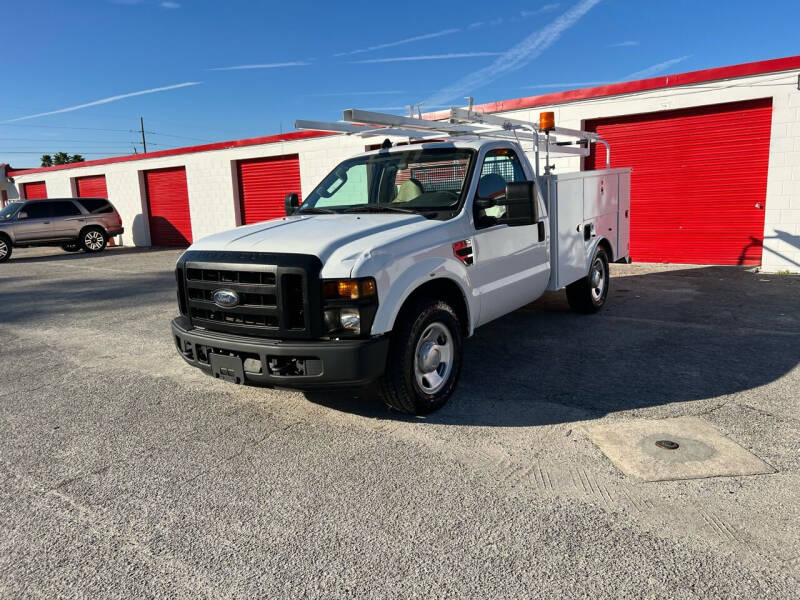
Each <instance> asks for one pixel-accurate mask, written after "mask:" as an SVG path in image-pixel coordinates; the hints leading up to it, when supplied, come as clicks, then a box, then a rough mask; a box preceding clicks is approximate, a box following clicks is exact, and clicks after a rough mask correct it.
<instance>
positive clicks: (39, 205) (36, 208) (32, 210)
mask: <svg viewBox="0 0 800 600" xmlns="http://www.w3.org/2000/svg"><path fill="white" fill-rule="evenodd" d="M52 204H53V203H52V202H31V203H30V204H27V205H25V207H24V208H23V209H22V212H26V213H28V218H29V219H47V218H49V217H50V211H51V208H52Z"/></svg>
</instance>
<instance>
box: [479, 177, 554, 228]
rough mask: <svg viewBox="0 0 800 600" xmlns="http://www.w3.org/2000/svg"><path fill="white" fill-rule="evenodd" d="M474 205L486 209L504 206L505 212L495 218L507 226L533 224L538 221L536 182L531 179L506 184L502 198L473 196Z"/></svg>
mask: <svg viewBox="0 0 800 600" xmlns="http://www.w3.org/2000/svg"><path fill="white" fill-rule="evenodd" d="M474 205H475V206H476V207H477V208H480V209H482V210H486V209H487V208H492V207H493V206H505V207H506V214H505V215H504V216H502V217H498V218H497V223H498V224H503V225H508V226H509V227H514V226H520V225H534V224H536V223H538V222H539V220H540V219H539V200H538V198H537V195H536V184H535V183H534V182H532V181H518V182H516V183H508V184H506V194H505V197H504V198H499V199H497V200H495V199H493V198H475V202H474Z"/></svg>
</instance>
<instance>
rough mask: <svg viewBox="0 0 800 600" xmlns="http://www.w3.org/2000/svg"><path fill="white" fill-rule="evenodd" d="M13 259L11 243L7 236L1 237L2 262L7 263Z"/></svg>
mask: <svg viewBox="0 0 800 600" xmlns="http://www.w3.org/2000/svg"><path fill="white" fill-rule="evenodd" d="M9 258H11V242H10V241H9V239H8V238H7V237H5V236H2V235H0V262H5V261H7V260H8V259H9Z"/></svg>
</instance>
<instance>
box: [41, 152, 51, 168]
mask: <svg viewBox="0 0 800 600" xmlns="http://www.w3.org/2000/svg"><path fill="white" fill-rule="evenodd" d="M42 166H43V167H52V166H53V157H52V156H50V155H49V154H42Z"/></svg>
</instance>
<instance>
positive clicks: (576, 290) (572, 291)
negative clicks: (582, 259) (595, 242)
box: [567, 246, 611, 314]
mask: <svg viewBox="0 0 800 600" xmlns="http://www.w3.org/2000/svg"><path fill="white" fill-rule="evenodd" d="M598 272H599V281H598V280H597V279H594V276H595V274H596V273H598ZM610 283H611V277H610V274H609V271H608V253H607V252H606V250H605V248H603V247H602V246H598V247H597V250H595V251H594V256H592V262H591V263H590V267H589V274H588V275H586V277H584V278H583V279H579V280H578V281H576V282H575V283H571V284H569V285H568V286H567V302H569V306H570V308H571V309H572V310H574V311H575V312H579V313H584V314H591V313H596V312H597V311H599V310H600V309H602V308H603V306H605V303H606V298H608V288H609V285H610ZM598 284H602V285H601V286H599V285H598Z"/></svg>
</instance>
